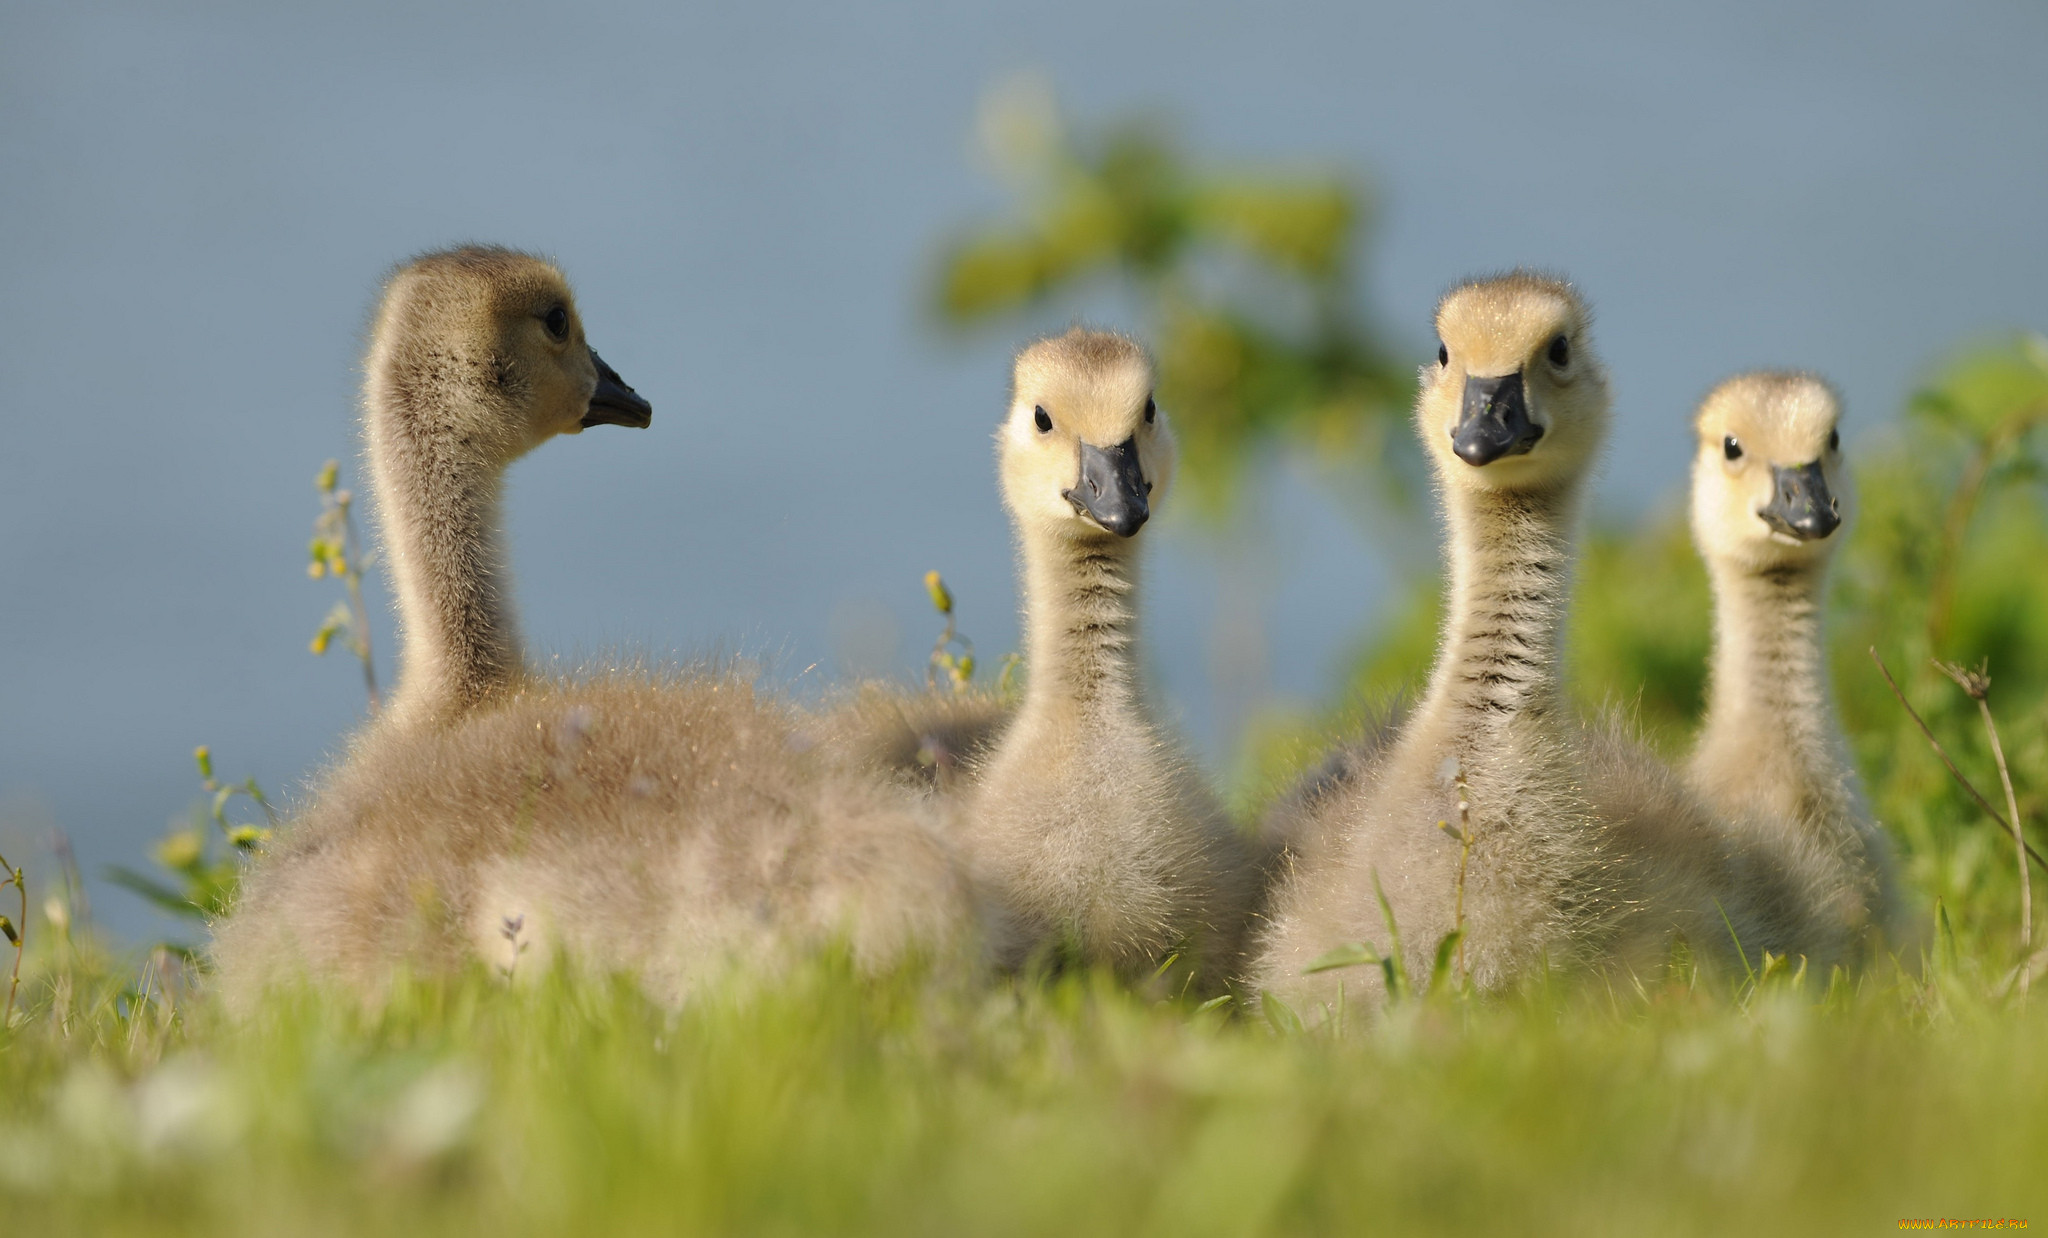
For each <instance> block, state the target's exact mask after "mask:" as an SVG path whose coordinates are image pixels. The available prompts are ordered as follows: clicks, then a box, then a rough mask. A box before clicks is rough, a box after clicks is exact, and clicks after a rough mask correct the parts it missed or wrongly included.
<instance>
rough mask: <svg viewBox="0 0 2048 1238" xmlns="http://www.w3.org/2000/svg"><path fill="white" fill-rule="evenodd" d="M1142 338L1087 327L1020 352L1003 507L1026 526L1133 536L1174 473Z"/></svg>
mask: <svg viewBox="0 0 2048 1238" xmlns="http://www.w3.org/2000/svg"><path fill="white" fill-rule="evenodd" d="M1152 386H1153V373H1152V362H1151V359H1150V358H1148V357H1147V356H1146V355H1145V350H1144V349H1143V348H1141V347H1139V346H1138V344H1137V343H1136V342H1135V341H1132V340H1129V339H1126V338H1125V337H1123V336H1121V335H1114V334H1111V333H1109V332H1106V331H1088V330H1084V329H1082V328H1080V327H1075V328H1074V329H1072V330H1070V331H1068V332H1067V333H1066V334H1065V335H1056V336H1053V337H1051V338H1050V339H1043V340H1040V341H1038V342H1037V343H1036V344H1033V345H1031V346H1030V347H1029V348H1026V349H1025V350H1024V351H1023V352H1021V353H1019V354H1018V355H1017V366H1016V373H1015V379H1014V382H1013V385H1012V392H1011V397H1010V414H1009V416H1008V417H1007V418H1006V419H1004V421H1003V425H1002V429H1001V430H999V431H998V432H997V434H996V455H997V462H998V467H999V469H1000V471H1001V473H1002V481H1003V502H1004V504H1005V505H1006V506H1007V507H1008V508H1009V509H1010V514H1011V516H1012V517H1013V518H1014V519H1015V520H1016V521H1017V523H1018V525H1019V527H1020V528H1023V529H1025V530H1027V531H1031V532H1039V533H1043V534H1046V535H1049V536H1053V537H1060V538H1068V539H1082V540H1087V539H1099V538H1107V539H1114V538H1127V537H1130V536H1132V535H1134V534H1136V533H1137V531H1138V530H1139V529H1141V528H1143V527H1144V525H1145V521H1146V520H1148V519H1149V518H1150V517H1151V515H1152V505H1153V504H1154V503H1157V502H1158V501H1159V500H1160V498H1161V497H1163V496H1164V494H1165V492H1166V487H1167V484H1168V482H1169V481H1171V480H1172V477H1173V462H1174V447H1173V435H1172V433H1171V432H1169V431H1168V430H1167V428H1166V414H1164V413H1162V412H1160V411H1159V406H1158V405H1157V404H1156V403H1154V402H1153V399H1152Z"/></svg>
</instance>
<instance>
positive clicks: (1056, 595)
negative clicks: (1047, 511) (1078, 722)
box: [1023, 533, 1141, 719]
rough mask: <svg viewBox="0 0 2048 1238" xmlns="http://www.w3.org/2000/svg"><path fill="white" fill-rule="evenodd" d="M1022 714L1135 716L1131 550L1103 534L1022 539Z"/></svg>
mask: <svg viewBox="0 0 2048 1238" xmlns="http://www.w3.org/2000/svg"><path fill="white" fill-rule="evenodd" d="M1023 550H1024V553H1023V558H1024V598H1025V606H1024V629H1025V649H1026V651H1027V653H1028V655H1029V658H1030V661H1029V663H1028V664H1027V666H1026V670H1027V672H1028V680H1027V686H1026V688H1025V694H1024V711H1025V712H1026V713H1027V714H1029V715H1031V716H1033V717H1036V718H1040V719H1069V718H1081V717H1090V716H1098V715H1100V714H1102V713H1105V712H1108V713H1116V712H1123V711H1129V710H1134V709H1136V708H1137V707H1138V704H1139V698H1140V692H1141V685H1140V683H1139V673H1138V665H1137V662H1138V658H1137V643H1138V632H1137V628H1138V618H1137V607H1136V590H1137V568H1138V562H1137V560H1138V556H1137V553H1136V550H1137V548H1136V547H1135V546H1134V545H1133V544H1132V542H1131V541H1130V539H1127V538H1120V537H1117V536H1115V535H1113V534H1109V533H1099V534H1084V535H1081V536H1074V537H1068V536H1037V537H1032V536H1027V537H1026V538H1025V539H1024V548H1023Z"/></svg>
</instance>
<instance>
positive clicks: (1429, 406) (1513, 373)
mask: <svg viewBox="0 0 2048 1238" xmlns="http://www.w3.org/2000/svg"><path fill="white" fill-rule="evenodd" d="M1589 317H1590V316H1589V314H1588V313H1587V310H1586V305H1585V302H1583V301H1581V300H1580V299H1579V296H1578V294H1577V293H1576V292H1574V291H1573V290H1572V288H1571V285H1569V284H1566V283H1565V282H1564V281H1562V280H1558V279H1552V278H1549V277H1547V276H1541V275H1532V274H1529V273H1527V272H1522V271H1517V272H1514V273H1512V274H1509V275H1503V276H1500V277H1498V278H1495V279H1484V280H1475V281H1474V282H1472V283H1469V284H1461V285H1460V286H1458V287H1457V288H1454V289H1452V290H1451V292H1450V293H1449V295H1447V296H1445V297H1444V299H1443V302H1442V303H1441V304H1439V305H1438V306H1437V311H1436V332H1437V353H1436V364H1435V365H1433V366H1428V367H1425V368H1424V370H1423V372H1422V390H1421V394H1420V395H1419V397H1418V398H1417V400H1416V420H1417V424H1418V426H1419V428H1420V431H1421V434H1422V441H1423V444H1424V446H1425V447H1426V448H1427V449H1428V451H1429V454H1430V458H1431V459H1432V460H1434V461H1435V463H1436V469H1437V473H1438V475H1439V476H1441V477H1442V478H1443V479H1444V481H1445V484H1447V485H1450V486H1453V487H1463V488H1467V489H1473V490H1545V489H1551V488H1554V487H1556V486H1559V485H1562V484H1564V483H1566V482H1569V481H1571V480H1572V479H1574V478H1576V477H1578V476H1579V475H1581V474H1582V473H1583V472H1584V471H1585V469H1586V466H1587V465H1588V463H1589V462H1590V461H1591V459H1592V457H1593V453H1594V452H1595V451H1597V450H1598V449H1599V446H1600V440H1601V438H1602V436H1603V435H1604V434H1605V432H1606V426H1607V408H1608V405H1607V374H1606V372H1605V371H1604V370H1602V369H1601V367H1600V361H1599V358H1598V357H1596V356H1595V355H1594V353H1593V349H1592V342H1591V340H1589V339H1588V338H1587V327H1588V323H1589Z"/></svg>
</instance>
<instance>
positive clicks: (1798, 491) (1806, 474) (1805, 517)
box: [1756, 460, 1842, 542]
mask: <svg viewBox="0 0 2048 1238" xmlns="http://www.w3.org/2000/svg"><path fill="white" fill-rule="evenodd" d="M1756 514H1757V515H1759V516H1761V517H1763V521H1764V523H1765V524H1767V525H1769V526H1771V527H1772V528H1773V529H1776V530H1777V531H1778V532H1780V533H1783V534H1785V535H1786V536H1787V537H1796V538H1798V539H1799V540H1800V541H1802V542H1811V541H1817V540H1819V539H1820V538H1823V537H1826V536H1827V535H1828V534H1830V533H1833V532H1834V531H1835V530H1836V529H1837V528H1840V527H1841V524H1842V501H1841V500H1840V499H1837V498H1836V497H1835V496H1834V495H1833V494H1830V493H1829V492H1828V479H1827V478H1826V477H1824V476H1822V475H1821V471H1820V461H1818V460H1815V461H1814V462H1813V463H1812V464H1802V465H1799V466H1797V467H1792V468H1788V467H1786V466H1785V465H1782V464H1773V465H1772V466H1771V501H1770V502H1769V503H1768V504H1766V505H1765V506H1763V507H1760V508H1758V509H1757V513H1756Z"/></svg>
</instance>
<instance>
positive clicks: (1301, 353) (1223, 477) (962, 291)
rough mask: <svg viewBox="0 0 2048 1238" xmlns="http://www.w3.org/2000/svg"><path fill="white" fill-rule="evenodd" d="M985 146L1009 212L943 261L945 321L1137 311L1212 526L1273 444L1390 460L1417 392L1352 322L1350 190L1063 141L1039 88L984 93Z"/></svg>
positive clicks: (1356, 235) (1353, 188)
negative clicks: (1120, 298) (1080, 310)
mask: <svg viewBox="0 0 2048 1238" xmlns="http://www.w3.org/2000/svg"><path fill="white" fill-rule="evenodd" d="M980 130H981V144H982V147H983V150H984V152H985V153H986V154H987V156H988V157H989V159H990V160H991V162H992V163H993V164H994V165H995V168H996V171H997V172H998V174H999V175H1000V176H1001V177H1002V179H1003V180H1004V182H1005V183H1006V185H1007V186H1008V187H1009V188H1010V190H1011V192H1012V194H1013V197H1014V204H1013V210H1012V211H1011V213H1010V215H1011V217H1010V218H1009V219H1007V220H1004V221H1002V222H999V223H988V224H983V225H980V226H977V227H973V228H969V229H965V230H962V231H961V232H959V233H958V234H957V235H956V236H955V237H954V239H953V240H951V241H950V242H949V243H948V244H947V245H946V246H945V249H944V251H943V257H942V260H941V261H940V263H939V267H938V271H937V273H936V276H935V278H934V280H933V284H932V294H931V295H932V301H933V304H934V306H935V308H936V310H937V313H938V315H939V316H940V318H941V319H942V320H943V321H945V322H947V323H950V324H954V325H959V326H965V325H970V324H979V323H985V322H989V321H992V320H996V319H1010V318H1014V317H1015V316H1017V315H1018V314H1019V313H1021V312H1023V311H1027V310H1032V309H1038V308H1043V307H1046V306H1049V305H1052V304H1054V303H1055V302H1062V301H1064V302H1067V303H1070V304H1071V303H1073V302H1075V301H1076V300H1077V299H1079V298H1080V297H1082V296H1083V295H1085V294H1087V293H1090V292H1103V291H1107V292H1112V293H1119V294H1122V295H1124V296H1127V297H1129V298H1130V299H1131V300H1132V301H1133V302H1135V308H1136V311H1137V314H1138V317H1139V319H1140V320H1141V325H1142V326H1143V329H1144V332H1145V334H1146V337H1147V339H1148V342H1150V343H1151V344H1152V345H1153V346H1154V348H1155V350H1156V358H1157V361H1158V364H1159V400H1160V403H1161V405H1162V406H1164V407H1166V408H1167V409H1168V410H1169V411H1170V412H1171V414H1172V416H1173V419H1174V428H1175V432H1176V435H1177V436H1178V439H1179V442H1180V446H1181V453H1182V476H1183V478H1184V479H1185V482H1186V484H1187V486H1188V488H1189V490H1190V491H1191V492H1192V493H1193V494H1194V496H1195V497H1196V500H1197V506H1198V508H1199V509H1201V510H1204V511H1206V512H1207V513H1209V514H1210V515H1212V516H1221V515H1223V514H1225V513H1227V511H1228V510H1229V508H1230V507H1231V501H1232V499H1233V497H1234V495H1235V491H1236V487H1237V484H1238V482H1239V481H1240V480H1241V476H1242V473H1243V469H1244V466H1245V464H1246V462H1247V461H1248V459H1249V458H1250V457H1251V455H1252V453H1253V452H1254V451H1255V450H1256V449H1258V448H1261V447H1263V446H1265V445H1267V444H1268V443H1269V442H1270V441H1271V440H1274V439H1276V438H1279V437H1282V436H1285V437H1288V438H1293V439H1296V440H1303V441H1306V442H1308V443H1310V444H1312V445H1313V446H1314V447H1315V449H1316V450H1317V452H1318V453H1319V454H1320V455H1322V456H1325V457H1327V456H1330V455H1332V454H1336V453H1345V452H1351V453H1362V454H1363V455H1364V456H1365V457H1366V458H1368V459H1371V460H1375V461H1377V460H1379V459H1381V458H1382V457H1383V455H1384V448H1385V447H1386V444H1387V437H1388V429H1389V427H1395V426H1398V425H1400V424H1401V423H1402V422H1403V420H1404V418H1405V415H1406V412H1407V408H1408V405H1409V402H1410V398H1411V396H1412V394H1413V390H1414V377H1413V372H1412V369H1411V367H1410V366H1408V365H1407V364H1405V363H1403V362H1401V361H1399V360H1397V359H1396V358H1397V356H1399V350H1398V349H1395V348H1393V347H1391V346H1390V345H1389V344H1388V342H1387V341H1386V339H1385V338H1384V337H1383V336H1381V335H1380V334H1379V333H1378V332H1377V331H1375V330H1373V329H1371V328H1370V327H1369V326H1368V324H1367V323H1366V322H1365V320H1364V319H1363V317H1362V315H1361V313H1360V310H1359V305H1360V303H1361V298H1360V296H1359V294H1358V278H1359V268H1360V265H1361V263H1360V257H1359V250H1360V246H1361V242H1362V240H1363V238H1364V236H1365V235H1366V233H1367V232H1368V231H1369V229H1370V222H1371V202H1370V198H1369V196H1368V195H1367V193H1366V191H1365V189H1364V187H1363V186H1362V185H1360V184H1359V183H1358V182H1356V181H1355V180H1353V179H1350V178H1347V177H1344V176H1340V175H1335V174H1331V173H1328V172H1307V173H1284V172H1272V171H1262V172H1254V171H1248V170H1226V169H1217V168H1211V167H1208V166H1205V165H1202V164H1198V163H1197V162H1196V161H1194V160H1191V159H1190V158H1188V157H1187V156H1186V155H1185V154H1184V153H1183V152H1182V151H1181V149H1180V147H1179V145H1178V144H1177V143H1176V142H1175V140H1174V138H1173V135H1172V133H1171V132H1170V131H1169V130H1168V129H1167V128H1166V127H1165V126H1163V125H1160V124H1158V123H1155V122H1151V121H1147V120H1143V119H1126V120H1119V121H1113V122H1111V123H1108V124H1105V125H1101V126H1085V127H1078V128H1076V127H1070V126H1069V125H1068V124H1067V123H1066V122H1065V121H1064V120H1063V118H1062V117H1061V115H1060V111H1059V108H1058V105H1057V103H1056V101H1055V100H1054V98H1053V96H1052V93H1051V90H1050V88H1049V87H1047V86H1046V85H1044V84H1043V83H1042V82H1041V81H1039V80H1038V79H1035V78H1021V79H1017V80H1014V81H1012V82H1010V83H1009V84H1008V85H1006V86H1004V87H1002V88H1000V89H998V90H996V91H995V92H993V93H992V94H991V95H990V96H989V98H988V99H987V100H986V102H985V103H984V105H983V109H982V115H981V120H980ZM1386 472H1387V475H1388V476H1390V477H1394V478H1397V479H1399V478H1401V476H1402V475H1401V474H1399V473H1396V472H1393V471H1386Z"/></svg>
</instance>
